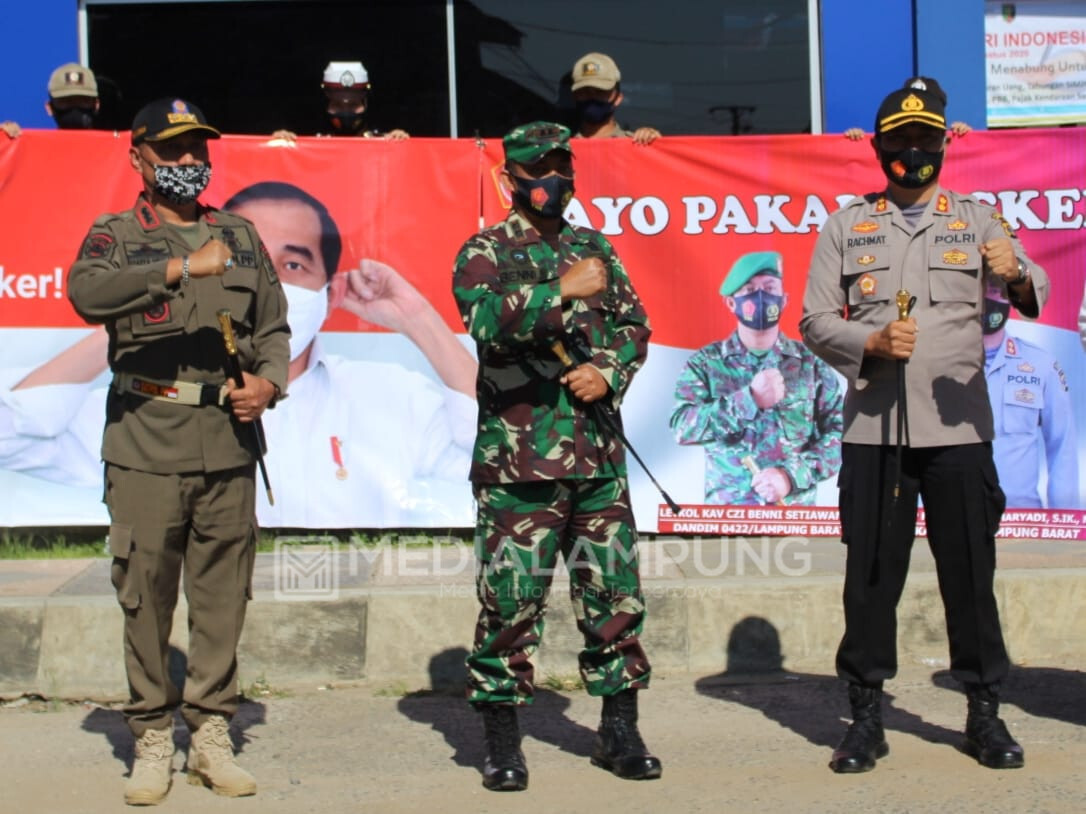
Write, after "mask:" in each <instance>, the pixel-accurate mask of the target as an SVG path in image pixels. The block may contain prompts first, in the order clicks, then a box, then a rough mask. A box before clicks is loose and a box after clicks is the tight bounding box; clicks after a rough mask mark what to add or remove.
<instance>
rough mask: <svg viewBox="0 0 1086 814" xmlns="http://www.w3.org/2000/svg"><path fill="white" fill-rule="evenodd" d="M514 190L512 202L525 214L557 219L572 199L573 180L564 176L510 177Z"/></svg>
mask: <svg viewBox="0 0 1086 814" xmlns="http://www.w3.org/2000/svg"><path fill="white" fill-rule="evenodd" d="M511 177H512V179H513V183H514V184H516V188H515V189H514V190H513V200H514V201H515V202H516V203H517V205H518V206H520V208H521V209H523V210H524V211H525V212H531V213H532V214H533V215H539V216H540V217H543V218H558V217H561V216H562V213H563V212H565V211H566V206H567V205H569V202H570V200H571V199H572V198H573V179H572V178H567V177H566V176H564V175H557V174H556V175H548V176H545V177H544V178H520V177H518V176H516V175H513V176H511Z"/></svg>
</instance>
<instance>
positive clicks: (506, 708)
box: [479, 704, 528, 791]
mask: <svg viewBox="0 0 1086 814" xmlns="http://www.w3.org/2000/svg"><path fill="white" fill-rule="evenodd" d="M479 707H480V711H481V712H482V714H483V732H484V735H485V737H486V761H485V762H484V763H483V785H484V786H486V787H487V788H488V789H490V790H491V791H523V790H524V789H526V788H528V766H527V764H525V762H524V753H523V752H522V751H520V727H519V726H517V708H516V707H515V706H512V705H510V704H480V705H479Z"/></svg>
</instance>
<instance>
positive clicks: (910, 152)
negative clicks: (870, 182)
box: [879, 147, 943, 189]
mask: <svg viewBox="0 0 1086 814" xmlns="http://www.w3.org/2000/svg"><path fill="white" fill-rule="evenodd" d="M879 163H880V164H882V171H883V172H884V173H886V177H887V178H888V179H890V182H891V183H894V184H897V185H898V186H899V187H905V188H906V189H919V188H920V187H926V186H927V185H928V184H930V183H932V182H933V181H935V179H937V178H938V177H939V170H941V169H942V167H943V153H942V152H938V153H929V152H926V151H925V150H921V149H918V148H916V147H910V148H908V149H907V150H900V151H898V152H896V153H888V152H885V151H883V150H881V149H880V150H879Z"/></svg>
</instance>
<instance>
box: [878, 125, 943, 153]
mask: <svg viewBox="0 0 1086 814" xmlns="http://www.w3.org/2000/svg"><path fill="white" fill-rule="evenodd" d="M945 144H946V133H945V132H943V131H942V130H934V129H933V130H930V131H928V132H923V133H916V132H914V133H904V132H897V131H895V130H891V131H890V132H889V133H883V134H882V135H881V136H879V146H880V147H882V149H884V150H886V151H887V152H891V153H896V152H897V151H898V150H905V149H907V148H909V147H919V148H920V149H921V150H923V151H924V152H926V153H937V152H939V151H940V150H942V149H943V145H945Z"/></svg>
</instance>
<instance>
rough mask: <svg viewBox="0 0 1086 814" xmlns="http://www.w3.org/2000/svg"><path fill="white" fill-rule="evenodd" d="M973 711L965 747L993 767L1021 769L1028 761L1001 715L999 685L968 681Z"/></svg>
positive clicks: (968, 718) (969, 716)
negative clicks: (1000, 717)
mask: <svg viewBox="0 0 1086 814" xmlns="http://www.w3.org/2000/svg"><path fill="white" fill-rule="evenodd" d="M965 695H966V698H968V700H969V715H968V716H967V717H966V719H965V742H964V743H963V744H962V751H963V752H965V753H966V754H967V755H972V756H973V757H975V758H976V759H977V762H979V763H980V765H981V766H987V767H988V768H989V769H1019V768H1021V767H1022V766H1023V765H1025V762H1026V756H1025V753H1024V752H1023V751H1022V747H1021V746H1019V745H1018V743H1017V742H1016V741H1015V740H1014V738H1012V737H1011V733H1010V732H1008V731H1007V727H1006V726H1005V725H1004V723H1003V721H1001V720H1000V719H999V685H998V684H966V685H965Z"/></svg>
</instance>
